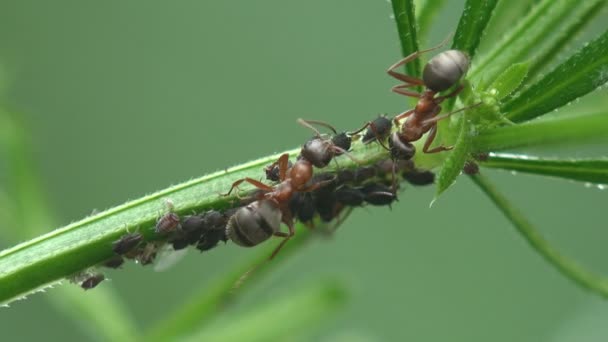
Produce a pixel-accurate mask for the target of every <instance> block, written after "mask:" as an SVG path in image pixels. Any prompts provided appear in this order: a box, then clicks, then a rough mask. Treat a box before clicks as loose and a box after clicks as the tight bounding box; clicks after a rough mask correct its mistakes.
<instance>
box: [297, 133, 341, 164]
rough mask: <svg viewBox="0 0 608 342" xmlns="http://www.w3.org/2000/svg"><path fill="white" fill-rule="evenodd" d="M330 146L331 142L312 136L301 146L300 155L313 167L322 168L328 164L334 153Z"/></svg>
mask: <svg viewBox="0 0 608 342" xmlns="http://www.w3.org/2000/svg"><path fill="white" fill-rule="evenodd" d="M331 147H332V142H331V141H329V140H326V139H323V138H312V139H310V140H308V141H307V142H306V143H305V144H304V146H302V150H301V151H300V155H301V156H302V158H304V159H306V160H308V161H309V162H310V163H311V164H312V165H314V166H315V167H318V168H323V167H325V166H327V164H329V162H330V161H331V159H332V158H333V157H334V155H335V153H334V150H333V149H332V148H331Z"/></svg>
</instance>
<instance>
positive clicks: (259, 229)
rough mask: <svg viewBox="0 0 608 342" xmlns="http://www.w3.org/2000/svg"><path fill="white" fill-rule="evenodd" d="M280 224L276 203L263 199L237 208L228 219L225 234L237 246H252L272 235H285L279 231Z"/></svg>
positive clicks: (279, 211) (279, 213)
mask: <svg viewBox="0 0 608 342" xmlns="http://www.w3.org/2000/svg"><path fill="white" fill-rule="evenodd" d="M280 226H281V210H280V209H279V207H278V205H277V203H276V202H275V201H272V200H268V199H263V200H259V201H255V202H253V203H251V204H249V205H247V206H245V207H242V208H240V209H239V210H237V211H236V213H234V215H232V216H231V217H230V219H229V220H228V225H227V226H226V236H227V237H228V238H229V239H230V240H232V242H234V243H236V244H237V245H239V246H243V247H253V246H255V245H258V244H260V243H262V242H264V241H266V240H268V239H269V238H270V237H271V236H273V235H275V236H281V237H286V236H287V234H286V233H283V232H281V231H279V229H280ZM283 241H286V240H283Z"/></svg>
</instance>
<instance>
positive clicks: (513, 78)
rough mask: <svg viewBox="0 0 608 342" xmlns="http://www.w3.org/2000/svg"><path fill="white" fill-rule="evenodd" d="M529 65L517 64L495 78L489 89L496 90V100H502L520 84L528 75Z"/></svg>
mask: <svg viewBox="0 0 608 342" xmlns="http://www.w3.org/2000/svg"><path fill="white" fill-rule="evenodd" d="M529 65H530V63H517V64H513V65H511V66H510V67H508V68H507V70H505V71H504V72H503V73H502V74H500V76H498V77H497V78H496V80H495V81H494V83H492V85H490V87H489V88H490V89H496V92H497V98H498V99H499V100H502V99H503V98H505V97H506V96H508V95H509V94H511V93H512V92H513V91H515V90H516V89H517V88H518V87H519V86H520V84H521V82H522V81H523V80H524V78H526V75H527V74H528V67H529Z"/></svg>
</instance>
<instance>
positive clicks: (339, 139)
mask: <svg viewBox="0 0 608 342" xmlns="http://www.w3.org/2000/svg"><path fill="white" fill-rule="evenodd" d="M298 123H299V124H301V125H303V126H305V127H308V128H310V129H312V130H313V131H314V132H315V133H316V135H315V137H313V138H312V139H310V140H308V141H307V142H306V143H305V144H304V146H302V150H301V151H300V156H299V157H298V160H297V161H296V162H295V163H294V164H293V165H291V166H290V165H289V154H287V153H284V154H282V155H281V156H280V157H279V159H278V160H277V161H275V162H274V163H272V164H270V165H269V166H267V167H266V168H265V170H266V173H267V175H268V174H272V173H273V169H275V167H278V181H279V182H280V183H278V184H276V185H274V186H270V185H267V184H264V183H262V182H260V181H258V180H256V179H253V178H249V177H247V178H243V179H239V180H237V181H235V182H234V183H233V184H232V187H231V188H230V190H229V191H228V192H227V193H226V194H224V196H228V195H230V193H231V192H232V190H234V189H235V188H238V186H239V185H240V184H242V183H243V182H247V183H249V184H251V185H253V186H254V187H256V188H258V189H260V190H262V194H261V195H260V197H262V198H263V199H265V200H270V201H273V202H274V203H275V205H276V207H278V209H279V210H280V212H281V215H280V216H281V221H282V222H283V223H285V224H286V225H287V227H288V229H289V232H288V233H283V232H280V231H278V229H271V230H269V233H267V234H262V235H263V237H264V238H257V239H250V240H251V241H250V242H251V243H249V244H245V243H239V244H240V245H244V246H253V245H256V244H259V243H261V242H263V241H265V240H266V239H268V238H270V236H272V235H274V236H279V237H283V241H282V242H281V243H280V244H279V245H278V246H277V248H276V249H275V250H274V252H273V253H272V255H271V256H270V259H272V258H274V256H275V255H276V254H277V253H278V252H279V251H280V250H281V248H282V247H283V245H285V243H286V242H287V241H288V240H289V239H290V238H291V237H293V235H294V234H295V230H294V227H293V215H292V213H291V210H290V209H289V201H290V199H291V198H292V196H293V195H294V194H295V193H298V192H312V191H315V190H317V189H319V188H320V187H323V186H325V185H328V184H330V183H332V182H333V181H334V180H333V179H330V180H324V181H319V182H316V183H314V184H312V185H311V184H309V183H310V181H311V179H312V177H313V166H314V167H318V168H323V167H325V166H327V165H328V164H329V163H330V162H331V160H332V159H333V158H334V157H335V156H338V155H341V154H347V155H348V152H347V150H348V149H349V148H350V143H351V138H350V136H349V135H348V134H346V133H340V134H337V132H336V130H335V129H334V128H333V127H332V126H331V125H329V124H327V123H324V122H321V121H306V120H302V119H299V120H298ZM312 124H317V125H321V126H324V127H327V128H329V129H330V130H332V131H333V132H334V133H335V134H336V135H335V136H334V137H332V138H331V139H327V138H325V137H323V136H322V135H321V133H320V132H319V131H318V130H317V129H316V128H314V127H313V126H312ZM351 158H352V157H351ZM262 198H260V199H259V200H258V201H257V202H254V203H256V205H257V206H261V203H265V202H261V200H262ZM258 202H259V203H258ZM266 207H270V206H268V205H266ZM254 209H255V210H254ZM250 211H251V212H257V213H264V214H266V213H270V212H272V211H271V210H269V209H265V210H258V209H257V207H255V208H254V207H252V209H251V210H250ZM243 213H244V212H243ZM242 216H243V217H250V216H251V215H245V214H243V215H242ZM269 216H271V215H269ZM252 221H255V222H258V221H260V220H259V219H255V220H252ZM237 226H238V225H237ZM251 226H252V227H253V226H255V227H256V230H257V226H259V224H256V225H251ZM234 231H235V232H237V231H239V230H238V229H237V230H234ZM250 234H252V235H253V233H250ZM234 237H236V233H235V234H234ZM231 240H233V241H236V240H238V239H236V240H235V239H232V237H231ZM241 240H242V239H241ZM253 240H255V241H253Z"/></svg>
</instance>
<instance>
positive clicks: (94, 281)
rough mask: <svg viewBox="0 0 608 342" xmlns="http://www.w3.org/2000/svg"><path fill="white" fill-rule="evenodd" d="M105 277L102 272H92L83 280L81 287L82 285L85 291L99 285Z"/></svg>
mask: <svg viewBox="0 0 608 342" xmlns="http://www.w3.org/2000/svg"><path fill="white" fill-rule="evenodd" d="M105 279H106V277H105V276H104V275H103V274H101V273H96V274H92V275H90V276H89V277H88V278H86V279H85V280H83V281H82V283H80V287H82V288H83V289H84V290H85V291H86V290H90V289H92V288H94V287H96V286H97V285H99V283H101V282H102V281H104V280H105Z"/></svg>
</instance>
